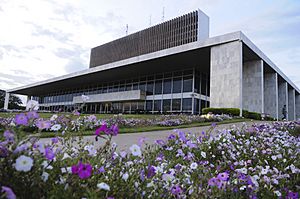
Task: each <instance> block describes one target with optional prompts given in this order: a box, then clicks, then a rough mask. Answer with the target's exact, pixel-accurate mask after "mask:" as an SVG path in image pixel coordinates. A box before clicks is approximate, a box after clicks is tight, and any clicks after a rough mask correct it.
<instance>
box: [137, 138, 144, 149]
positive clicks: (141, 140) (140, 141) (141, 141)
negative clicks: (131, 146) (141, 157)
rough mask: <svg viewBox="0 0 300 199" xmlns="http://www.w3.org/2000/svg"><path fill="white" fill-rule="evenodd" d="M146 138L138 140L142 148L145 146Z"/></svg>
mask: <svg viewBox="0 0 300 199" xmlns="http://www.w3.org/2000/svg"><path fill="white" fill-rule="evenodd" d="M145 140H146V138H145V137H141V138H139V140H138V145H139V146H140V147H141V146H142V145H143V143H145Z"/></svg>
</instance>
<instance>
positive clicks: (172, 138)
mask: <svg viewBox="0 0 300 199" xmlns="http://www.w3.org/2000/svg"><path fill="white" fill-rule="evenodd" d="M175 139H176V136H175V135H174V134H170V135H169V137H168V140H175Z"/></svg>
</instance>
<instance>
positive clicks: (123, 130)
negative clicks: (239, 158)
mask: <svg viewBox="0 0 300 199" xmlns="http://www.w3.org/2000/svg"><path fill="white" fill-rule="evenodd" d="M247 121H251V120H250V119H244V118H239V119H232V120H224V121H222V122H215V123H217V124H218V125H219V124H230V123H237V122H247ZM212 123H213V122H201V123H192V124H185V125H180V126H147V127H131V128H128V127H127V128H120V131H119V133H120V134H124V133H139V132H148V131H162V130H173V129H181V128H191V127H201V126H210V125H211V124H212ZM94 133H95V131H92V130H89V131H85V132H83V134H84V135H85V136H88V135H94ZM56 134H57V133H54V132H43V133H41V134H40V138H50V137H55V136H56ZM81 134H82V133H80V132H74V133H73V135H74V136H77V135H81Z"/></svg>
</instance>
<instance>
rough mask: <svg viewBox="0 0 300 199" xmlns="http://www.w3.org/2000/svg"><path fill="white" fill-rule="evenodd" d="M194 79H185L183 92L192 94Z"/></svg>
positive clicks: (189, 77) (190, 77)
mask: <svg viewBox="0 0 300 199" xmlns="http://www.w3.org/2000/svg"><path fill="white" fill-rule="evenodd" d="M192 86H193V77H192V76H187V77H183V92H192Z"/></svg>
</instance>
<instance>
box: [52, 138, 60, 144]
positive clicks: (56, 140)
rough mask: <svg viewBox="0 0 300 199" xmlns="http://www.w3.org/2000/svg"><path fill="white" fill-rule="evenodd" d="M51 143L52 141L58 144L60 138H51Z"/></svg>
mask: <svg viewBox="0 0 300 199" xmlns="http://www.w3.org/2000/svg"><path fill="white" fill-rule="evenodd" d="M51 141H52V144H56V143H58V141H59V139H58V137H55V138H51Z"/></svg>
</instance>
